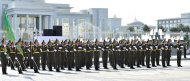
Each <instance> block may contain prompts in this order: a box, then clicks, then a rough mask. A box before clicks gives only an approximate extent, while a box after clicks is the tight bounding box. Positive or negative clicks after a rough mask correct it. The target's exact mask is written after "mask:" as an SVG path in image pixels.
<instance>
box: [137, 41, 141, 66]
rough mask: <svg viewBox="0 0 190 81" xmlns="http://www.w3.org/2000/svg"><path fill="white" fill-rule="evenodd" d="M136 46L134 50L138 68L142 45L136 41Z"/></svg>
mask: <svg viewBox="0 0 190 81" xmlns="http://www.w3.org/2000/svg"><path fill="white" fill-rule="evenodd" d="M136 48H137V52H136V61H137V67H139V68H140V64H141V57H140V56H141V50H142V46H141V42H140V41H137V44H136Z"/></svg>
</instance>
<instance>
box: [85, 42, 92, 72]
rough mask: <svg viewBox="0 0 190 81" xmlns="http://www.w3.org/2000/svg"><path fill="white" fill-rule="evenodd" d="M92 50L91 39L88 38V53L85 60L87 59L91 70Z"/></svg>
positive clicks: (88, 67)
mask: <svg viewBox="0 0 190 81" xmlns="http://www.w3.org/2000/svg"><path fill="white" fill-rule="evenodd" d="M91 51H92V48H91V46H90V41H89V40H88V41H87V44H86V55H85V60H86V62H85V63H86V69H87V70H90V67H91V62H92V57H91V54H92V53H91Z"/></svg>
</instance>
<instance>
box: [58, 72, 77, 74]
mask: <svg viewBox="0 0 190 81" xmlns="http://www.w3.org/2000/svg"><path fill="white" fill-rule="evenodd" d="M58 73H63V74H78V73H73V72H65V71H61V72H58Z"/></svg>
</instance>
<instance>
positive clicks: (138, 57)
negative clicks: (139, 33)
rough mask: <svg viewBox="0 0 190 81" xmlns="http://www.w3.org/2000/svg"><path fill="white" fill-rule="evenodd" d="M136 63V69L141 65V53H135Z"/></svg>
mask: <svg viewBox="0 0 190 81" xmlns="http://www.w3.org/2000/svg"><path fill="white" fill-rule="evenodd" d="M136 61H137V67H140V64H141V51H137V53H136Z"/></svg>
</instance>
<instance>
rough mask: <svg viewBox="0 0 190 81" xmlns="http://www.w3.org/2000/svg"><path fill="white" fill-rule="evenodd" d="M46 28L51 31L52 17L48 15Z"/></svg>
mask: <svg viewBox="0 0 190 81" xmlns="http://www.w3.org/2000/svg"><path fill="white" fill-rule="evenodd" d="M48 28H49V29H52V28H53V27H52V15H50V16H49V17H48Z"/></svg>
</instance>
